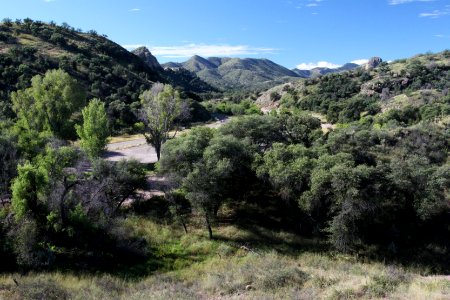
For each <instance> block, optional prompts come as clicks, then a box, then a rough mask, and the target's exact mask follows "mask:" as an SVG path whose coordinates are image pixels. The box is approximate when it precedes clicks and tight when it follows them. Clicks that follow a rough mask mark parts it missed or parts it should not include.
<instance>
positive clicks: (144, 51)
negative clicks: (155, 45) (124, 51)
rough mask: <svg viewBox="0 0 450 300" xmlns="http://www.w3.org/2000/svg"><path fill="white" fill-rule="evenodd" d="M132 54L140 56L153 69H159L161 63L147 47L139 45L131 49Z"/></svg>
mask: <svg viewBox="0 0 450 300" xmlns="http://www.w3.org/2000/svg"><path fill="white" fill-rule="evenodd" d="M131 52H132V53H133V54H134V55H136V56H138V57H139V58H141V59H142V60H143V61H144V62H145V63H146V64H147V65H148V66H149V67H150V68H152V69H153V70H159V69H161V65H160V64H159V62H158V60H157V59H156V57H154V56H153V54H152V53H151V52H150V50H148V48H147V47H139V48H136V49H134V50H133V51H131Z"/></svg>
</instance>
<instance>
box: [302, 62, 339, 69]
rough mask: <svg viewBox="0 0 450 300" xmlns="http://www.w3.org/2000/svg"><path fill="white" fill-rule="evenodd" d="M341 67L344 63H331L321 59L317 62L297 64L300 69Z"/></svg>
mask: <svg viewBox="0 0 450 300" xmlns="http://www.w3.org/2000/svg"><path fill="white" fill-rule="evenodd" d="M339 67H342V65H338V64H334V63H330V62H327V61H319V62H316V63H301V64H299V65H297V67H296V68H297V69H299V70H312V69H314V68H329V69H337V68H339Z"/></svg>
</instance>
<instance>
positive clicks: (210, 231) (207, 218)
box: [205, 213, 213, 240]
mask: <svg viewBox="0 0 450 300" xmlns="http://www.w3.org/2000/svg"><path fill="white" fill-rule="evenodd" d="M205 221H206V227H207V228H208V233H209V239H210V240H212V239H213V233H212V228H211V222H210V221H209V216H208V213H205Z"/></svg>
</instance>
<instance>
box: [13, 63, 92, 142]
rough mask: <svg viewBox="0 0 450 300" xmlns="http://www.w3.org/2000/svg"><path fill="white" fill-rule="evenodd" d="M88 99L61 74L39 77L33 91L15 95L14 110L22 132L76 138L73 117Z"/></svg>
mask: <svg viewBox="0 0 450 300" xmlns="http://www.w3.org/2000/svg"><path fill="white" fill-rule="evenodd" d="M85 97H86V95H85V92H84V90H83V89H82V88H81V87H80V86H79V85H78V83H77V81H76V80H75V79H73V78H72V77H71V76H70V75H69V74H68V73H66V72H64V71H62V70H49V71H47V72H46V73H45V76H41V75H36V76H34V77H33V78H32V80H31V87H30V88H27V89H25V90H19V91H17V92H13V93H12V97H11V98H12V103H13V109H14V111H15V113H16V114H17V117H18V122H17V124H16V125H17V127H19V128H21V129H23V130H22V131H35V132H37V133H42V132H48V133H51V134H53V135H54V136H56V137H58V138H62V139H69V138H73V137H74V123H75V122H74V121H75V119H74V118H75V115H74V114H75V113H76V112H77V111H78V110H79V109H80V108H81V107H83V105H84V102H85Z"/></svg>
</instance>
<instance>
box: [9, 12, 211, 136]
mask: <svg viewBox="0 0 450 300" xmlns="http://www.w3.org/2000/svg"><path fill="white" fill-rule="evenodd" d="M144 55H145V54H144ZM150 55H151V54H150ZM152 57H153V56H147V57H146V58H147V60H143V59H141V58H139V57H138V56H137V55H135V54H133V53H131V52H129V51H127V50H126V49H124V48H123V47H121V46H120V45H118V44H116V43H114V42H112V41H111V40H109V39H108V38H107V37H106V36H101V35H99V34H97V33H96V32H95V31H89V32H82V31H80V30H76V29H74V28H72V27H70V26H69V25H64V26H57V25H56V24H46V23H43V22H39V21H33V20H31V19H25V20H24V21H23V22H14V23H13V22H7V23H1V24H0V73H1V76H0V103H1V109H0V111H1V112H2V113H3V114H4V115H6V116H12V112H11V109H10V104H9V95H10V93H11V92H12V91H15V90H18V89H23V88H26V87H28V86H29V85H30V80H31V78H32V77H33V76H35V75H37V74H44V73H45V72H46V71H47V70H50V69H58V68H60V69H63V70H64V71H66V72H67V73H69V74H70V75H71V76H72V77H74V78H75V79H77V80H78V82H79V83H80V84H81V85H82V87H83V88H84V89H85V90H86V91H87V93H88V98H94V97H97V98H100V99H101V100H103V101H104V102H105V103H106V104H107V107H108V113H109V115H110V118H111V119H112V120H114V124H113V128H115V129H118V130H119V129H120V128H123V127H129V126H131V125H132V124H134V123H135V122H136V117H135V116H134V114H133V109H135V108H136V106H138V105H139V104H138V103H136V102H138V101H139V95H140V94H141V93H142V92H143V91H144V90H146V89H148V88H150V87H151V85H152V83H153V82H157V81H159V82H167V83H170V84H172V85H173V86H176V87H180V88H182V89H184V90H185V91H187V92H188V95H191V96H192V97H193V98H196V97H198V96H196V95H195V94H196V93H207V92H210V91H214V89H213V88H212V87H211V86H209V85H208V84H206V83H204V82H202V81H201V80H200V79H199V78H198V77H196V76H194V75H193V74H191V73H189V72H183V71H181V72H174V71H164V70H163V69H162V68H161V67H158V66H159V64H158V62H157V61H156V59H154V60H152ZM153 58H154V57H153Z"/></svg>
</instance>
